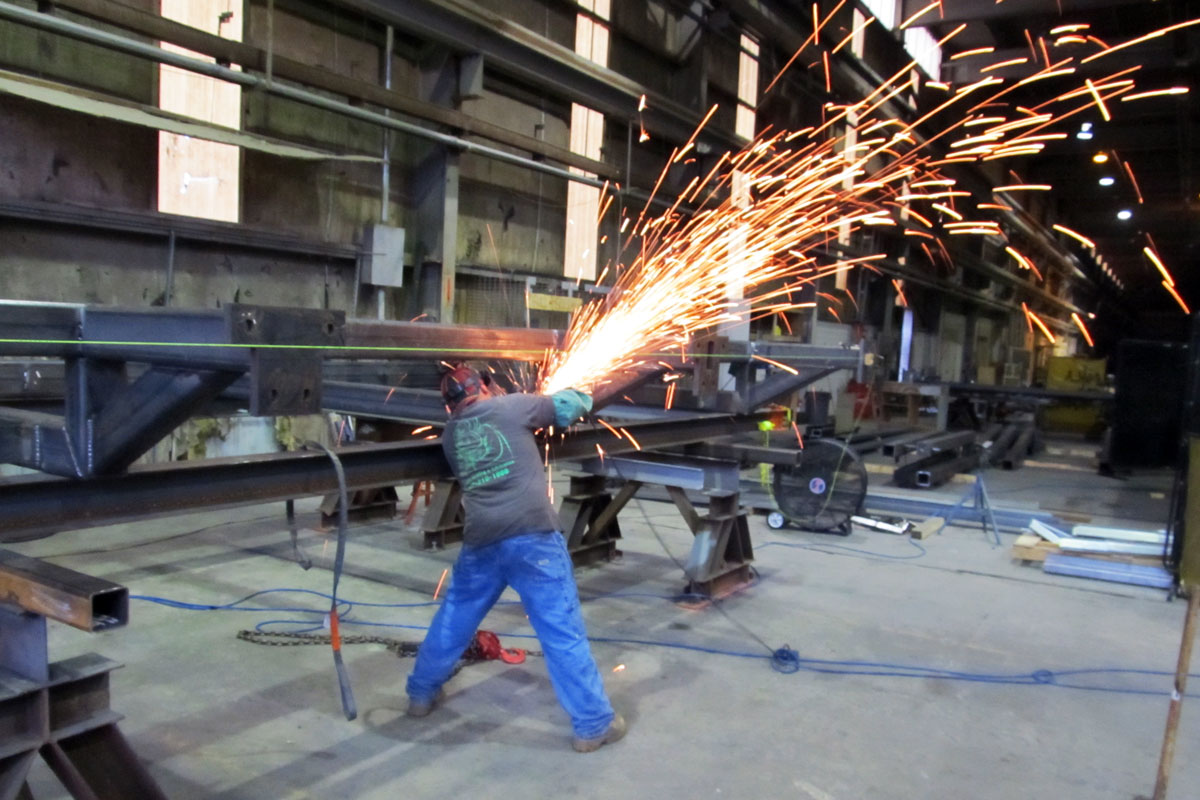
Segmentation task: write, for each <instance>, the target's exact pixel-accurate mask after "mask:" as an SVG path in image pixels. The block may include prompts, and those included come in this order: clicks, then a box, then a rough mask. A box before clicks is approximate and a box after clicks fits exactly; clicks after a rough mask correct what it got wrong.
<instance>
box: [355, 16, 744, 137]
mask: <svg viewBox="0 0 1200 800" xmlns="http://www.w3.org/2000/svg"><path fill="white" fill-rule="evenodd" d="M341 5H343V6H348V7H350V8H353V9H355V10H356V11H358V12H360V13H362V14H363V15H364V16H366V17H368V18H371V19H375V20H378V21H380V22H383V23H385V24H388V25H393V26H395V27H396V28H397V29H399V30H405V31H408V32H409V33H412V34H415V35H418V36H420V37H422V38H425V39H428V40H429V41H431V42H437V43H439V44H442V45H445V46H446V47H449V48H451V49H452V50H454V51H456V52H465V53H480V54H482V55H483V57H484V59H485V63H486V64H487V65H488V66H489V67H490V68H493V69H496V70H498V71H501V72H504V73H507V74H509V75H512V76H514V77H517V78H519V79H521V80H522V81H525V82H527V83H529V84H531V85H533V86H536V87H538V88H539V89H542V90H544V91H546V92H549V93H551V94H553V95H554V96H555V97H561V98H563V99H565V100H572V101H575V102H579V103H583V104H585V105H588V106H589V107H592V108H595V109H597V110H598V111H602V112H604V113H605V114H607V115H609V116H611V117H615V118H616V119H620V120H622V121H624V122H634V123H636V122H637V121H638V120H639V119H640V120H641V121H642V122H643V123H644V125H645V127H646V128H647V130H649V131H651V132H652V133H658V135H659V136H661V137H663V138H666V139H668V140H670V141H674V142H683V141H685V140H686V139H688V138H689V137H690V136H691V135H692V133H693V131H695V129H696V126H697V125H698V124H699V123H700V120H701V119H702V117H703V114H704V113H705V112H706V111H707V109H692V108H687V107H686V106H683V105H680V104H679V103H676V102H674V101H672V100H670V99H669V98H666V97H663V96H661V95H659V94H658V93H656V92H654V91H653V90H652V89H649V88H648V87H646V86H644V85H642V84H640V83H638V82H637V81H634V80H632V79H631V78H628V77H626V76H625V75H622V74H620V73H619V72H615V71H613V70H610V69H607V68H605V67H602V66H600V65H599V64H596V63H594V62H592V61H590V60H588V59H586V58H584V57H582V56H580V55H578V54H576V53H575V52H573V51H572V50H569V49H568V48H566V47H563V46H562V45H559V44H558V43H556V42H552V41H549V40H547V39H546V38H545V37H543V36H540V35H538V34H536V33H534V32H532V31H529V30H527V29H526V28H523V27H521V26H520V25H517V24H516V23H514V22H512V21H511V20H509V19H508V18H506V17H504V16H503V15H501V14H498V13H494V12H492V11H490V10H487V9H484V8H481V7H480V6H478V5H475V4H474V3H470V2H467V0H341ZM643 95H645V96H646V97H647V98H648V99H649V102H648V104H647V107H646V108H645V109H644V110H643V111H641V112H639V111H638V105H639V100H640V99H641V97H642V96H643ZM697 141H698V143H701V144H707V145H710V146H713V147H716V148H718V149H721V150H727V149H733V150H739V149H741V147H742V146H743V145H744V144H745V142H743V141H742V140H741V139H740V138H739V137H737V136H736V135H734V134H733V133H732V132H730V131H721V130H718V129H716V128H712V127H708V128H705V129H704V130H703V131H702V132H701V133H700V134H699V136H698V138H697Z"/></svg>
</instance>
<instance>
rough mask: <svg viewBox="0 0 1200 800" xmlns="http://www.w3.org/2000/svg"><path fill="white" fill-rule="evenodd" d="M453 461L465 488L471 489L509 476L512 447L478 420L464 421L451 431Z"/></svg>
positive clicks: (496, 430) (495, 428)
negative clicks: (456, 465)
mask: <svg viewBox="0 0 1200 800" xmlns="http://www.w3.org/2000/svg"><path fill="white" fill-rule="evenodd" d="M454 458H455V460H456V461H458V471H459V478H460V480H462V484H463V488H464V489H474V488H476V487H478V486H484V485H485V484H489V483H491V482H492V481H496V480H499V479H500V478H503V477H504V476H505V475H508V474H509V467H510V466H512V463H513V458H512V447H511V446H510V445H509V443H508V439H506V438H505V437H504V434H502V433H501V432H500V431H499V429H498V428H497V427H496V426H495V425H492V424H491V423H488V422H483V421H482V420H479V419H466V420H463V421H461V422H460V423H458V425H457V426H456V427H455V429H454Z"/></svg>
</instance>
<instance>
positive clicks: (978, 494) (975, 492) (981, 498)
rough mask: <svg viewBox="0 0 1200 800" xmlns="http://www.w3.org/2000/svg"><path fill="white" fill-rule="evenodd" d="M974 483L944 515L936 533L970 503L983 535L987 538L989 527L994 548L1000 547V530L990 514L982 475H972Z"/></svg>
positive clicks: (993, 515) (989, 504) (990, 508)
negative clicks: (943, 520)
mask: <svg viewBox="0 0 1200 800" xmlns="http://www.w3.org/2000/svg"><path fill="white" fill-rule="evenodd" d="M972 477H974V479H975V480H974V481H972V482H971V486H970V488H968V489H967V491H966V492H964V493H963V496H962V497H961V498H959V500H958V502H957V503H955V504H954V507H953V508H951V509H950V513H948V514H947V515H946V521H945V522H943V523H942V525H941V527H940V528H938V529H937V533H941V532H942V529H944V528H945V527H946V526H948V525H950V524H951V523H952V522H954V518H955V517H956V516H958V512H959V511H961V510H962V509H963V508H964V507H965V506H966V504H967V503H968V502H970V503H972V504H973V505H972V508H973V509H974V510H975V511H976V512H977V513H978V514H979V524H980V525H981V526H982V527H983V535H984V536H987V533H988V526H989V525H990V526H991V530H992V537H991V538H992V541H993V542H994V543H995V545H996V547H999V546H1000V528H999V527H998V526H997V525H996V516H995V514H993V513H992V502H991V500H989V499H988V493H987V486H985V485H984V483H983V476H982V475H974V476H972Z"/></svg>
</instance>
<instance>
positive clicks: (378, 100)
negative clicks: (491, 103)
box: [54, 0, 620, 179]
mask: <svg viewBox="0 0 1200 800" xmlns="http://www.w3.org/2000/svg"><path fill="white" fill-rule="evenodd" d="M54 5H55V6H57V7H59V8H63V9H66V10H69V11H73V12H75V13H77V14H80V15H82V16H85V17H88V18H90V19H95V20H97V21H100V22H104V23H107V24H110V25H114V26H116V27H118V28H123V29H124V30H127V31H131V32H133V33H137V34H139V35H141V36H147V37H149V38H151V39H156V40H161V41H166V42H170V43H172V44H177V45H179V46H181V47H185V48H187V49H188V50H192V51H194V52H196V53H200V54H202V55H206V56H210V57H212V58H215V59H217V61H218V62H221V63H226V64H239V65H241V66H242V67H244V68H245V69H248V70H253V71H255V72H259V73H264V74H265V73H266V72H267V71H268V63H269V65H270V66H269V71H270V72H271V74H272V75H273V76H274V77H276V78H281V79H283V80H289V81H295V82H297V83H300V84H303V85H305V86H311V87H313V88H317V89H323V90H325V91H329V92H333V93H335V94H339V95H342V96H343V97H346V98H348V99H351V100H354V101H361V102H365V103H370V104H371V105H375V106H380V107H382V108H386V109H388V110H390V111H396V112H399V113H401V114H405V115H408V116H410V117H413V118H415V119H420V120H424V121H426V122H431V123H434V124H437V125H442V126H445V127H446V128H449V129H450V130H452V131H454V132H456V133H457V134H459V135H464V136H478V137H480V138H483V139H488V140H490V141H493V142H497V143H499V144H504V145H507V146H509V147H514V148H516V149H518V150H522V151H524V152H527V153H531V154H533V155H537V156H542V157H544V158H548V159H551V160H553V161H557V162H558V163H560V164H564V165H566V166H570V167H576V168H578V169H582V170H586V171H588V172H591V173H594V174H596V175H600V176H602V177H604V178H611V179H617V178H619V177H620V171H619V170H618V169H617V168H616V167H613V166H611V165H609V164H605V163H604V162H601V161H595V160H593V159H590V158H584V157H583V156H580V155H577V154H575V153H572V152H571V151H570V150H568V149H566V148H562V147H555V146H554V145H552V144H548V143H546V142H543V141H542V140H540V139H536V138H534V137H532V136H525V135H523V134H520V133H517V132H515V131H511V130H508V129H507V128H504V127H502V126H500V125H496V124H494V123H491V122H488V121H486V120H481V119H478V118H475V117H472V116H470V115H468V114H464V113H462V112H460V111H454V110H452V109H447V108H443V107H439V106H436V105H434V104H432V103H427V102H423V101H421V100H418V99H416V98H414V97H409V96H407V95H404V94H401V93H400V92H396V91H392V90H390V89H385V88H383V87H381V86H378V85H375V84H371V83H367V82H365V81H360V80H355V79H354V78H349V77H346V76H344V75H339V74H338V73H336V72H333V71H331V70H328V69H325V68H323V67H317V66H312V65H310V64H305V63H303V62H300V61H296V60H294V59H290V58H287V57H284V56H280V55H278V54H276V53H270V54H268V52H267V51H266V50H264V49H262V48H259V47H255V46H254V45H252V44H247V43H245V42H238V41H234V40H232V39H225V38H223V37H220V36H214V35H213V34H210V33H206V32H204V31H201V30H199V29H197V28H193V27H191V26H189V25H184V24H183V23H180V22H175V21H174V20H169V19H165V18H163V17H161V16H159V15H157V14H151V13H149V12H146V11H143V10H141V9H138V8H133V7H131V6H128V5H126V4H124V3H121V2H114V0H55V2H54Z"/></svg>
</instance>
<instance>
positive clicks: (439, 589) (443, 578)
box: [433, 567, 450, 600]
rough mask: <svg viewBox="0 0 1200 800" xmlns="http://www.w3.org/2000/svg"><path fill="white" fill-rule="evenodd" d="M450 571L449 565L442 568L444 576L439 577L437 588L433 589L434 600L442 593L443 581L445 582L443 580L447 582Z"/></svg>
mask: <svg viewBox="0 0 1200 800" xmlns="http://www.w3.org/2000/svg"><path fill="white" fill-rule="evenodd" d="M449 572H450V568H449V567H447V568H446V569H444V570H442V577H440V578H438V582H437V588H436V589H434V590H433V599H434V600H437V598H438V595H439V594H440V593H441V591H442V583H443V582H445V580H446V575H447V574H448V573H449Z"/></svg>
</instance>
